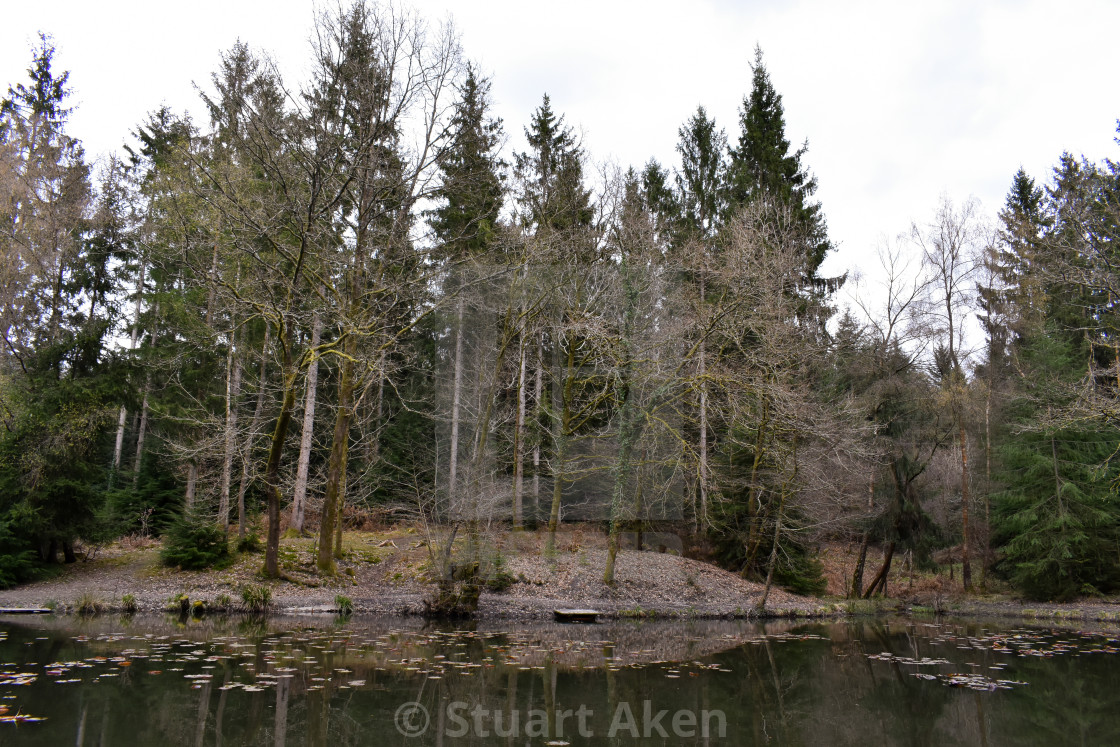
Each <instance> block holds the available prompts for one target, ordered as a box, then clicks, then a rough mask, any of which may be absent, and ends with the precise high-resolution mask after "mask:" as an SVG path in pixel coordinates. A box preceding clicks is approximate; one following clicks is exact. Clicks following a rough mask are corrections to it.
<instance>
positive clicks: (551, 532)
mask: <svg viewBox="0 0 1120 747" xmlns="http://www.w3.org/2000/svg"><path fill="white" fill-rule="evenodd" d="M573 345H574V343H570V344H569V345H568V350H567V360H566V364H565V366H564V382H563V385H562V386H560V387H554V391H555V392H556V395H555V396H556V397H558V398H559V400H560V401H559V402H557V403H555V404H558V405H559V408H558V409H559V411H560V418H559V422H557V423H555V424H554V426H553V427H554V429H555V430H554V431H553V432H554V434H555V435H554V437H553V443H554V448H555V449H556V453H555V455H554V456H553V458H554V460H555V462H554V464H553V468H552V505H551V506H550V507H549V511H548V539H547V540H546V542H545V552H546V553H548V554H552V553H553V552H554V551H555V550H556V531H557V529H558V528H559V526H560V501H561V498H562V497H563V494H564V468H565V465H564V460H565V459H566V458H567V450H568V448H567V447H568V444H567V440H568V436H569V433H568V429H569V428H570V427H571V422H572V395H573V389H574V386H575V348H574V347H573ZM557 354H559V351H557Z"/></svg>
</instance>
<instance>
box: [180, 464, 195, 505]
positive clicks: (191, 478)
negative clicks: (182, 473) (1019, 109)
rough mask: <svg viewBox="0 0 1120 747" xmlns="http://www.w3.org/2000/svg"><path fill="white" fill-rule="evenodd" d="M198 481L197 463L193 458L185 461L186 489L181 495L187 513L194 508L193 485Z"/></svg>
mask: <svg viewBox="0 0 1120 747" xmlns="http://www.w3.org/2000/svg"><path fill="white" fill-rule="evenodd" d="M197 483H198V463H197V462H195V461H194V460H193V459H192V460H191V461H189V462H187V489H186V493H185V495H184V497H183V503H184V504H185V505H186V507H187V513H190V512H191V510H193V509H194V493H195V487H196V485H197Z"/></svg>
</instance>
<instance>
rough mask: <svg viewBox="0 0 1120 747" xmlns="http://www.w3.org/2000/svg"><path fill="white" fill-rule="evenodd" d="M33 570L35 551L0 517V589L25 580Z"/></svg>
mask: <svg viewBox="0 0 1120 747" xmlns="http://www.w3.org/2000/svg"><path fill="white" fill-rule="evenodd" d="M34 570H35V552H34V551H33V550H31V549H30V548H29V547H28V546H27V543H26V542H24V541H22V540H21V539H20V538H19V537H16V536H15V535H14V534H13V533H12V530H11V527H10V526H9V522H7V521H4V520H2V519H0V589H6V588H8V587H9V586H15V585H16V584H18V583H21V582H23V581H26V580H27V579H28V578H30V577H31V573H32V572H33V571H34Z"/></svg>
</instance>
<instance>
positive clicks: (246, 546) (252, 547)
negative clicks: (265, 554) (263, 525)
mask: <svg viewBox="0 0 1120 747" xmlns="http://www.w3.org/2000/svg"><path fill="white" fill-rule="evenodd" d="M261 547H262V545H261V538H260V536H259V535H258V534H257V533H256V532H249V533H248V534H246V535H245V536H244V537H242V538H241V539H239V540H237V551H238V552H244V553H250V554H252V553H258V552H260V551H261Z"/></svg>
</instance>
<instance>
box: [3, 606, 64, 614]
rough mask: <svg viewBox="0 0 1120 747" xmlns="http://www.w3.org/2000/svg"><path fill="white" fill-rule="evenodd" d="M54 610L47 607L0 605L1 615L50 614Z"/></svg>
mask: <svg viewBox="0 0 1120 747" xmlns="http://www.w3.org/2000/svg"><path fill="white" fill-rule="evenodd" d="M52 612H54V610H51V609H47V608H46V607H0V615H49V614H51V613H52Z"/></svg>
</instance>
